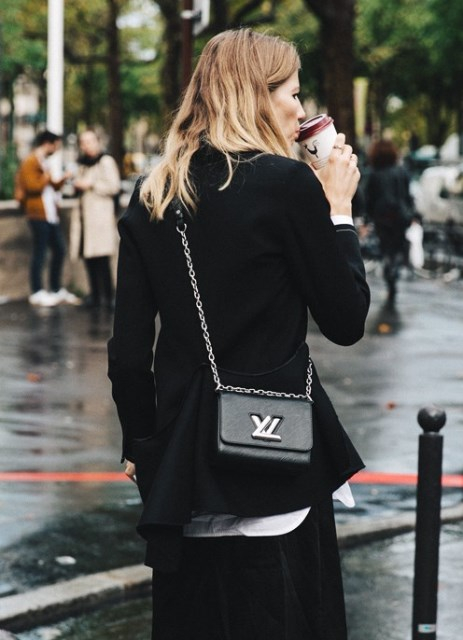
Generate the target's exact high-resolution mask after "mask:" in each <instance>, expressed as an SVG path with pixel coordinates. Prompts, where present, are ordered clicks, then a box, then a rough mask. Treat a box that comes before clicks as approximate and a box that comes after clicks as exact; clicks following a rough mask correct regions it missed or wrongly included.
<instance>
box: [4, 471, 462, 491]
mask: <svg viewBox="0 0 463 640" xmlns="http://www.w3.org/2000/svg"><path fill="white" fill-rule="evenodd" d="M127 480H128V478H127V476H126V475H125V473H121V472H120V471H3V472H0V482H126V481H127ZM349 482H351V483H352V484H397V485H416V482H417V474H416V473H385V472H382V471H360V472H359V473H357V474H356V475H355V476H353V477H352V478H351V479H350V480H349ZM442 486H443V487H453V488H463V475H457V474H444V475H443V476H442Z"/></svg>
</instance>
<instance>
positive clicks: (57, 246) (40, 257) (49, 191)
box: [17, 130, 80, 307]
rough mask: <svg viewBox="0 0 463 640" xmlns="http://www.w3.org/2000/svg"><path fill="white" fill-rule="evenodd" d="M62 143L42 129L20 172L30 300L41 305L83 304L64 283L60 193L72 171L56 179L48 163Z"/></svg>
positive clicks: (64, 248)
mask: <svg viewBox="0 0 463 640" xmlns="http://www.w3.org/2000/svg"><path fill="white" fill-rule="evenodd" d="M60 145H61V136H59V135H57V134H55V133H52V132H51V131H48V130H45V131H41V132H40V133H39V134H38V135H37V137H36V139H35V141H34V149H33V151H32V153H30V154H29V155H28V156H27V157H26V158H25V159H24V160H23V162H22V163H21V166H20V168H19V171H18V175H17V181H18V184H19V186H20V189H21V192H22V196H21V201H22V207H23V210H24V213H25V215H26V218H27V221H28V223H29V227H30V229H31V232H32V259H31V266H30V286H31V295H30V296H29V302H30V304H32V305H35V306H41V307H54V306H56V305H57V304H61V303H67V304H80V299H79V298H78V297H77V296H75V295H74V294H73V293H71V292H69V291H67V289H65V288H64V287H62V286H61V277H62V270H63V262H64V256H65V254H66V244H65V241H64V236H63V231H62V228H61V224H60V219H59V213H58V204H57V192H58V190H59V189H60V188H61V187H62V186H63V184H64V182H65V181H66V180H67V179H68V178H69V177H70V174H68V173H65V174H63V176H62V178H61V179H60V180H54V179H53V178H52V176H51V174H50V169H49V166H48V159H49V158H50V156H52V155H53V154H54V153H55V152H56V151H57V150H58V149H59V147H60ZM48 249H49V250H50V252H51V259H50V273H49V290H47V289H45V288H44V286H43V269H44V266H45V261H46V258H47V253H48Z"/></svg>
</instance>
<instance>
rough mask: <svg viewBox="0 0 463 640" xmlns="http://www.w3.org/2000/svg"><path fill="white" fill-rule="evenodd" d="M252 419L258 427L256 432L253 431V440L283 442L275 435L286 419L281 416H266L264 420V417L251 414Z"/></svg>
mask: <svg viewBox="0 0 463 640" xmlns="http://www.w3.org/2000/svg"><path fill="white" fill-rule="evenodd" d="M250 418H251V420H252V422H253V423H254V425H255V427H256V429H255V431H253V432H252V434H251V437H252V438H257V439H259V440H275V441H277V442H281V436H279V435H278V434H277V433H275V431H276V430H277V429H278V427H279V426H280V425H281V423H282V422H283V420H284V418H282V417H280V416H277V417H275V416H266V417H265V418H264V419H263V420H262V416H260V415H259V414H255V413H254V414H251V416H250Z"/></svg>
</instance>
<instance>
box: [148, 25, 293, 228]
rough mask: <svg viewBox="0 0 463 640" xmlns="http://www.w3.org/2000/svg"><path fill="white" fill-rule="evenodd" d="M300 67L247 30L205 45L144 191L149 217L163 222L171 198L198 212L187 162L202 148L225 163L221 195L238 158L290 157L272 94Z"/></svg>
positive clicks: (282, 47) (278, 45)
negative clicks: (260, 154) (248, 155)
mask: <svg viewBox="0 0 463 640" xmlns="http://www.w3.org/2000/svg"><path fill="white" fill-rule="evenodd" d="M299 67H300V60H299V56H298V53H297V51H296V48H295V47H294V45H293V44H291V43H289V42H285V41H284V40H282V39H281V38H279V37H276V36H270V35H266V34H261V33H257V32H255V31H252V30H251V29H238V30H233V31H224V32H223V33H220V34H218V35H217V36H215V37H214V38H212V39H211V40H210V41H209V42H208V43H207V45H206V46H205V48H204V50H203V52H202V54H201V56H200V59H199V61H198V64H197V66H196V69H195V71H194V73H193V76H192V78H191V81H190V83H189V85H188V88H187V90H186V93H185V96H184V99H183V101H182V104H181V106H180V109H179V111H178V113H177V115H176V117H175V120H174V122H173V124H172V126H171V128H170V131H169V133H168V135H167V138H166V140H165V145H164V155H163V158H162V160H161V162H160V163H159V164H158V165H156V167H154V169H153V170H152V171H151V173H150V175H149V176H148V177H147V179H146V180H145V182H144V184H143V187H142V191H141V199H142V201H143V203H144V204H145V206H146V207H147V208H148V210H149V211H150V212H151V218H152V219H162V218H163V216H164V212H165V210H166V208H167V207H168V206H169V203H170V202H171V200H172V199H173V198H174V197H178V198H179V199H180V200H181V201H182V202H183V204H184V205H185V206H186V207H187V209H189V210H190V211H195V210H196V207H197V195H196V191H195V186H194V184H193V183H192V181H191V178H190V162H191V158H192V156H193V154H194V153H195V152H196V151H197V150H198V149H199V147H200V146H201V145H203V144H207V145H210V146H211V147H213V148H214V149H217V150H218V151H220V152H222V153H223V154H224V156H225V158H226V161H227V165H228V178H227V180H226V182H225V183H224V184H223V185H222V187H221V188H222V189H224V188H226V187H227V186H228V185H229V184H230V181H231V179H232V177H233V171H234V168H235V166H236V163H237V162H238V161H239V158H238V156H237V154H239V153H242V152H246V151H256V152H263V153H272V154H277V155H282V156H292V151H291V150H290V148H289V147H288V143H287V142H286V140H285V138H284V136H283V133H282V131H281V128H280V126H279V124H278V122H277V119H276V117H275V114H274V111H273V108H272V104H271V100H270V93H271V92H272V91H274V90H275V89H276V88H277V87H279V86H280V85H281V84H283V83H284V82H285V81H286V80H287V79H288V78H289V77H290V76H291V75H292V74H293V73H294V72H295V71H297V70H298V69H299Z"/></svg>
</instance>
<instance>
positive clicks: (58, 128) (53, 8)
mask: <svg viewBox="0 0 463 640" xmlns="http://www.w3.org/2000/svg"><path fill="white" fill-rule="evenodd" d="M47 55H48V60H47V129H49V130H50V131H52V132H53V133H57V134H59V135H62V134H63V83H64V0H48V48H47ZM51 165H52V166H51V170H52V172H53V173H54V174H55V173H56V174H58V175H59V174H60V173H61V170H62V152H59V153H55V154H54V155H53V156H52V158H51Z"/></svg>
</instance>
